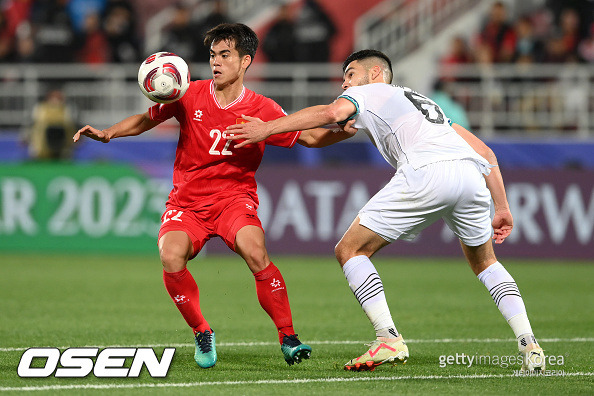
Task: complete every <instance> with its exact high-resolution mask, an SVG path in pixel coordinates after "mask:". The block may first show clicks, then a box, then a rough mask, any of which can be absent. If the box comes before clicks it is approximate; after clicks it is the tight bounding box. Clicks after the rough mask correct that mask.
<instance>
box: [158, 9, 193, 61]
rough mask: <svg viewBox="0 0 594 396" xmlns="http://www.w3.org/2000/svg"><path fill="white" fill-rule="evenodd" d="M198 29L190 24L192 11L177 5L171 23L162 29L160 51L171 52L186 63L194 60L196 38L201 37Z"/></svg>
mask: <svg viewBox="0 0 594 396" xmlns="http://www.w3.org/2000/svg"><path fill="white" fill-rule="evenodd" d="M198 28H199V27H198V26H197V25H196V24H194V23H192V9H191V8H190V7H189V6H187V5H185V4H184V3H177V4H176V5H175V12H174V14H173V19H172V20H171V23H170V24H169V25H168V26H166V27H165V29H163V37H164V38H163V45H162V46H161V51H169V52H173V53H175V54H177V55H179V56H181V57H182V58H184V59H186V60H187V61H188V62H189V61H191V60H193V59H195V54H194V50H195V48H196V37H201V36H200V34H199V30H198Z"/></svg>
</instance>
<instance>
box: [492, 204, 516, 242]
mask: <svg viewBox="0 0 594 396" xmlns="http://www.w3.org/2000/svg"><path fill="white" fill-rule="evenodd" d="M491 225H492V226H493V231H494V234H493V239H494V240H495V243H497V244H499V243H503V241H504V240H505V238H507V237H508V236H509V234H511V232H512V228H514V219H513V217H512V214H511V212H510V211H509V209H502V210H495V215H494V216H493V221H492V222H491Z"/></svg>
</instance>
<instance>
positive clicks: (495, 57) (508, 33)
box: [478, 2, 515, 63]
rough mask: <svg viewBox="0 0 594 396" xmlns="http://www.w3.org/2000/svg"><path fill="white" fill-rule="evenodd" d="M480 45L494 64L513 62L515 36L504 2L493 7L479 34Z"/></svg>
mask: <svg viewBox="0 0 594 396" xmlns="http://www.w3.org/2000/svg"><path fill="white" fill-rule="evenodd" d="M478 41H479V42H478V45H479V46H481V47H482V48H481V50H482V51H486V52H487V55H485V56H488V58H489V59H490V60H491V61H492V62H494V63H506V62H510V61H511V60H512V57H513V54H514V48H515V34H514V30H513V28H512V26H511V25H510V24H509V23H508V22H507V8H506V6H505V4H504V3H503V2H496V3H494V4H493V6H492V7H491V12H490V14H489V18H488V20H487V22H486V23H485V25H484V26H483V28H482V29H481V32H480V34H479V40H478Z"/></svg>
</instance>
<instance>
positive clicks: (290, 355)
mask: <svg viewBox="0 0 594 396" xmlns="http://www.w3.org/2000/svg"><path fill="white" fill-rule="evenodd" d="M281 351H282V352H283V355H284V356H285V361H286V362H287V364H288V365H289V366H292V365H293V363H301V361H302V360H304V359H309V357H310V356H311V347H310V346H309V345H307V344H302V343H301V341H299V338H297V334H291V335H289V336H288V335H285V336H284V337H283V343H282V344H281Z"/></svg>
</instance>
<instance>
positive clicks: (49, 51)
mask: <svg viewBox="0 0 594 396" xmlns="http://www.w3.org/2000/svg"><path fill="white" fill-rule="evenodd" d="M67 4H68V0H37V1H35V2H34V3H33V6H32V9H31V23H32V26H33V32H34V40H35V47H36V50H35V52H36V54H35V59H36V60H37V61H38V62H59V63H67V62H72V61H73V60H74V55H75V47H74V46H75V39H74V37H75V35H74V31H73V29H72V22H71V21H70V15H69V13H68V10H67V8H66V7H67Z"/></svg>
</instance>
